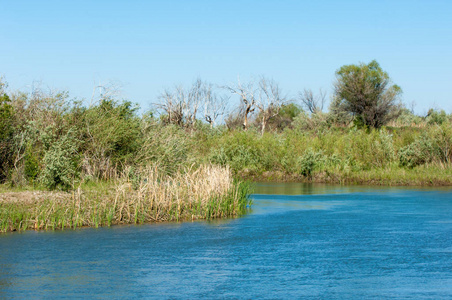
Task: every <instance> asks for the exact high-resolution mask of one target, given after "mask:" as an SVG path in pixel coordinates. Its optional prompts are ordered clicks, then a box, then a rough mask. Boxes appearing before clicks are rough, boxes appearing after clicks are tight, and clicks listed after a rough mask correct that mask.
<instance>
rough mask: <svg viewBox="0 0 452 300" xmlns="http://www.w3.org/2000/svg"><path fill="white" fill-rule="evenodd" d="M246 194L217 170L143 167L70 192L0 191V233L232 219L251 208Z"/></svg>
mask: <svg viewBox="0 0 452 300" xmlns="http://www.w3.org/2000/svg"><path fill="white" fill-rule="evenodd" d="M137 175H138V178H137ZM248 195H249V185H247V184H246V183H243V182H237V181H234V180H233V178H232V175H231V172H230V170H229V168H222V167H217V166H201V167H199V168H198V169H194V170H186V172H178V173H176V174H174V175H172V176H169V175H165V174H161V173H159V170H158V168H146V169H144V170H141V171H140V172H139V173H137V172H136V173H135V177H134V178H131V177H130V176H125V175H124V176H122V177H119V178H117V179H115V180H112V181H110V182H100V181H99V182H96V183H87V184H84V185H80V187H78V188H77V189H75V190H73V191H72V192H55V191H53V192H52V191H37V190H28V191H27V190H22V191H21V190H18V189H12V190H8V189H7V188H5V187H2V192H1V193H0V232H8V231H20V230H27V229H35V230H40V229H65V228H74V229H75V228H78V227H85V226H89V227H99V226H111V225H117V224H142V223H149V222H165V221H184V220H199V219H213V218H225V217H234V216H238V215H240V214H242V213H244V211H245V210H246V207H247V206H249V205H250V200H249V198H248Z"/></svg>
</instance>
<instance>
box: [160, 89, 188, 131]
mask: <svg viewBox="0 0 452 300" xmlns="http://www.w3.org/2000/svg"><path fill="white" fill-rule="evenodd" d="M159 99H160V101H161V103H160V104H157V107H159V108H160V109H161V110H163V112H164V117H163V120H164V122H165V123H166V124H175V125H178V126H182V125H183V124H184V111H185V106H186V102H185V101H186V100H185V92H184V90H183V89H182V88H181V87H176V88H175V89H174V91H171V90H165V91H164V92H163V93H162V94H161V95H160V96H159Z"/></svg>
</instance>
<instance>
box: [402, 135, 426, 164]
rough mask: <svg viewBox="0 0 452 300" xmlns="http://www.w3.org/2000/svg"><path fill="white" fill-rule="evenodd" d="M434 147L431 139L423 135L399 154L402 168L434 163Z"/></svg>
mask: <svg viewBox="0 0 452 300" xmlns="http://www.w3.org/2000/svg"><path fill="white" fill-rule="evenodd" d="M432 152H433V146H432V141H431V140H430V138H429V137H428V136H427V135H425V134H423V135H421V136H420V137H419V138H418V139H416V140H415V141H414V142H413V143H411V144H409V145H408V146H405V147H403V148H401V149H400V150H399V152H398V156H399V163H400V166H403V167H408V168H414V167H416V166H419V165H422V164H424V163H427V162H430V161H432V158H433V157H432V154H431V153H432Z"/></svg>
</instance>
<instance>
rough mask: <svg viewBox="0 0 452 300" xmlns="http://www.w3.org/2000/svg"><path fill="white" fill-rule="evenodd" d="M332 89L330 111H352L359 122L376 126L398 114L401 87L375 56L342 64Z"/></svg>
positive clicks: (383, 123) (350, 112)
mask: <svg viewBox="0 0 452 300" xmlns="http://www.w3.org/2000/svg"><path fill="white" fill-rule="evenodd" d="M334 89H335V90H334V92H335V99H334V101H333V104H332V106H333V107H332V111H336V112H338V113H343V112H347V113H349V114H352V115H353V116H354V117H355V121H356V122H357V123H358V124H362V125H365V126H368V127H375V128H379V127H381V126H383V125H385V124H386V123H387V122H388V121H390V120H392V119H394V118H396V117H397V116H398V114H399V111H400V108H401V105H400V103H399V96H400V95H401V94H402V89H401V88H400V87H399V86H398V85H395V84H392V81H391V79H390V77H389V75H388V73H387V72H385V71H383V69H382V68H381V67H380V65H379V64H378V62H377V61H375V60H373V61H371V62H370V63H369V64H367V65H366V64H364V63H361V64H359V65H345V66H342V67H341V68H340V69H339V70H337V71H336V82H335V84H334Z"/></svg>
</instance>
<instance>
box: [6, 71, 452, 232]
mask: <svg viewBox="0 0 452 300" xmlns="http://www.w3.org/2000/svg"><path fill="white" fill-rule="evenodd" d="M337 76H338V82H337V83H336V84H335V94H334V96H335V98H334V101H333V104H332V106H331V109H330V111H329V112H325V111H323V110H322V108H323V105H324V102H325V93H324V92H322V91H320V94H319V96H316V95H314V94H313V93H312V92H311V91H310V90H307V89H306V90H304V91H303V92H302V93H300V94H299V98H298V100H289V98H288V97H287V96H284V94H283V92H282V91H281V89H280V88H279V87H278V85H277V83H275V82H274V81H273V80H268V79H265V78H261V79H260V81H259V84H258V85H255V84H253V83H240V82H239V83H238V84H237V85H235V86H230V87H227V86H226V87H217V86H215V85H213V84H210V83H206V82H203V81H201V80H197V81H196V82H195V83H194V84H193V86H191V87H190V88H188V89H186V88H184V87H175V88H174V89H170V90H167V91H165V92H164V93H163V94H162V95H161V96H160V97H159V101H158V103H156V104H155V106H154V108H153V110H151V111H148V112H145V113H144V114H139V112H140V110H139V107H138V106H137V105H135V104H133V103H132V102H130V101H125V100H119V99H118V97H117V96H115V94H114V93H113V92H112V91H113V90H109V89H105V88H104V89H103V90H102V91H103V92H102V94H101V95H99V96H98V97H95V98H93V99H92V100H91V104H90V105H88V106H87V105H83V104H82V103H81V102H78V101H74V100H70V98H69V95H68V93H66V92H52V91H50V92H45V91H43V90H41V89H34V90H33V92H31V93H24V92H13V93H8V92H7V89H6V84H5V83H4V82H3V81H0V82H1V85H0V121H1V122H0V129H1V130H0V181H1V183H2V184H1V185H0V186H1V189H2V190H4V192H2V193H0V195H1V197H2V198H0V226H1V228H3V229H2V230H3V231H5V230H14V229H16V230H17V229H24V228H36V229H38V228H46V227H48V228H66V227H71V228H73V227H75V226H76V227H79V226H93V225H94V226H101V225H110V224H120V223H139V222H148V221H167V220H186V219H199V218H214V217H225V216H235V215H238V214H240V213H241V212H243V210H244V208H245V207H246V205H248V202H247V201H248V200H247V197H246V193H247V189H246V188H244V185H243V183H241V180H243V179H251V180H280V181H281V180H286V181H288V180H290V181H311V182H314V181H315V182H331V183H341V184H344V183H359V184H381V185H451V184H452V171H451V170H452V168H451V160H452V115H450V114H449V115H448V114H447V113H446V112H444V111H438V110H430V111H429V112H428V114H427V115H425V116H418V115H415V114H414V113H413V112H412V111H410V110H409V109H407V108H403V107H400V106H399V104H398V102H397V96H398V95H399V94H400V88H398V87H397V86H394V85H391V84H390V81H389V76H388V75H387V73H385V72H384V71H382V70H381V68H380V66H379V65H378V64H377V63H376V62H371V63H370V64H368V65H364V64H361V65H357V66H344V67H342V68H341V69H339V70H338V72H337ZM355 88H356V89H355ZM231 95H232V96H231ZM229 97H237V99H236V100H237V102H236V103H237V106H236V107H227V106H226V103H227V99H228V98H229ZM358 100H359V101H361V100H362V101H364V104H363V105H360V104H359V101H358ZM297 101H298V102H297ZM358 107H363V108H364V109H363V110H358V109H357V108H358ZM303 108H304V109H305V110H304V109H303ZM223 116H224V118H223V119H222V117H223ZM217 177H218V178H217ZM233 178H235V179H236V180H235V181H234V180H233ZM220 179H224V180H226V181H225V182H223V181H221V180H220ZM213 187H215V188H213ZM222 187H225V188H222ZM226 187H227V188H226ZM48 190H50V191H54V192H48ZM22 191H25V192H24V193H32V194H33V193H36V195H37V196H36V197H34V196H33V197H28V196H25V195H26V194H20V193H22ZM46 191H47V192H46ZM11 193H19V194H17V195H22V196H20V197H23V198H24V199H28V198H29V201H26V200H23V201H16V200H14V201H12V200H11V199H13V198H17V197H16V196H17V195H16V196H13V195H12V194H11ZM5 195H6V196H5ZM33 195H34V194H33ZM18 197H19V196H18ZM27 197H28V198H27ZM157 199H158V200H157Z"/></svg>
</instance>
